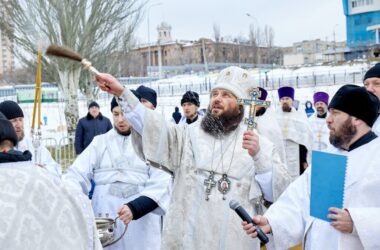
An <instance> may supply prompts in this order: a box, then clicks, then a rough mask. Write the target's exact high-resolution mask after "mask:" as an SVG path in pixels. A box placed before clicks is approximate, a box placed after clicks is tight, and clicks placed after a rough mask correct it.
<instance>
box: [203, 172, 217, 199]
mask: <svg viewBox="0 0 380 250" xmlns="http://www.w3.org/2000/svg"><path fill="white" fill-rule="evenodd" d="M203 185H205V186H206V191H205V194H206V201H208V200H209V199H210V198H209V197H208V196H209V195H210V193H211V189H212V188H213V187H215V186H216V181H214V172H213V171H210V175H209V176H208V178H207V179H205V181H204V182H203Z"/></svg>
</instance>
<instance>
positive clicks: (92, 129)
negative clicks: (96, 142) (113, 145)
mask: <svg viewBox="0 0 380 250" xmlns="http://www.w3.org/2000/svg"><path fill="white" fill-rule="evenodd" d="M110 129H112V124H111V121H110V120H109V119H108V118H107V117H105V116H103V115H102V114H101V113H99V115H98V116H97V117H96V118H94V117H92V116H91V115H90V113H87V115H86V116H85V117H82V118H81V119H80V120H79V122H78V125H77V129H76V130H75V152H76V154H77V155H78V154H80V153H82V151H83V150H85V148H87V146H88V145H90V143H91V142H92V139H94V137H95V136H97V135H101V134H104V133H107V132H108V131H109V130H110Z"/></svg>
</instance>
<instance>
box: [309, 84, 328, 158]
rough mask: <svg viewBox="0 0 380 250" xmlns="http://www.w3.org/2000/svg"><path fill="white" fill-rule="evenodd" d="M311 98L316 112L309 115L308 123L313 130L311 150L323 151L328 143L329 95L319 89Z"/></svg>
mask: <svg viewBox="0 0 380 250" xmlns="http://www.w3.org/2000/svg"><path fill="white" fill-rule="evenodd" d="M313 99H314V107H315V110H316V112H315V113H314V114H313V115H312V116H310V117H309V123H310V126H311V129H312V131H313V150H318V151H324V150H326V149H327V147H328V146H329V145H330V142H329V133H330V131H329V129H328V127H327V124H326V117H327V106H328V105H329V95H328V94H327V93H326V92H323V91H320V92H316V93H314V95H313Z"/></svg>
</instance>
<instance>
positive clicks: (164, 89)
mask: <svg viewBox="0 0 380 250" xmlns="http://www.w3.org/2000/svg"><path fill="white" fill-rule="evenodd" d="M369 67H370V65H367V64H354V65H344V66H336V67H332V66H317V67H304V68H299V69H296V70H290V69H273V70H270V71H265V72H267V73H266V74H267V76H268V79H267V82H265V76H264V73H263V72H262V70H258V69H253V70H250V72H251V73H252V74H253V75H254V77H255V78H256V79H257V82H258V83H259V84H260V86H264V87H265V84H267V86H266V88H267V89H268V90H269V91H268V92H269V94H268V99H269V100H270V101H272V106H273V107H274V108H275V109H276V108H277V107H278V103H279V102H278V95H277V88H278V85H279V84H278V83H277V79H280V78H281V79H283V81H282V82H281V84H282V86H283V85H292V86H294V87H295V88H296V92H295V99H296V100H298V101H299V102H300V105H299V108H300V109H304V103H305V102H306V101H307V100H310V101H312V99H313V94H314V93H315V92H317V91H326V92H327V93H328V94H329V95H330V98H331V97H332V96H333V95H334V93H335V92H336V91H337V89H338V88H339V87H340V86H341V85H343V84H347V83H355V84H358V85H360V84H361V81H362V80H361V79H362V77H363V74H364V72H365V71H366V70H367V69H368V68H369ZM355 74H357V76H355ZM315 75H319V76H326V77H327V76H328V75H331V76H332V75H335V76H336V77H335V79H338V80H339V81H338V80H337V81H336V83H335V85H332V83H331V82H330V81H329V79H330V78H328V77H327V78H324V79H327V81H325V82H324V81H321V82H318V81H317V82H316V85H314V84H306V85H302V83H304V82H306V81H302V83H301V84H300V85H299V86H297V85H295V84H294V82H291V81H290V80H289V82H287V80H286V79H293V80H294V78H295V77H297V76H298V77H301V76H302V77H304V78H303V79H308V78H311V77H314V76H315ZM343 76H344V77H343ZM216 77H217V73H210V74H201V75H180V76H175V77H172V78H168V79H162V80H158V81H155V82H151V83H150V84H146V85H147V86H150V87H152V88H153V89H155V90H156V91H157V92H158V93H159V98H158V107H157V112H160V113H161V114H162V115H164V117H165V119H166V120H168V121H170V120H171V115H172V113H173V112H174V107H175V106H178V107H180V101H181V98H182V94H183V93H185V92H186V91H187V90H194V91H197V92H198V93H200V103H201V107H200V108H204V109H206V108H207V105H208V102H209V88H210V86H211V87H212V86H213V83H214V82H215V80H216ZM259 77H260V80H261V81H259ZM272 79H273V80H272ZM319 79H321V77H319ZM128 87H130V88H132V89H135V88H137V87H138V85H130V86H128ZM272 88H273V89H274V90H271V89H272ZM13 99H14V98H13ZM110 101H111V97H110V96H107V95H102V97H101V98H100V99H99V100H98V103H99V105H100V107H101V108H100V110H101V112H102V114H103V115H105V116H106V117H108V118H110V120H111V121H112V115H111V111H110ZM20 106H21V108H22V109H23V110H24V113H25V126H26V128H30V124H31V116H32V112H33V104H20ZM41 110H42V112H41V119H42V122H43V123H44V118H45V119H46V121H47V122H46V124H44V125H43V126H42V135H43V137H44V138H54V139H55V140H57V142H59V140H60V139H61V138H62V137H65V136H66V135H67V132H66V122H65V117H64V113H63V111H64V103H63V102H59V103H42V106H41ZM180 110H181V108H180ZM181 111H182V110H181ZM86 114H87V104H86V101H85V100H80V101H79V116H80V117H83V116H85V115H86ZM26 132H29V129H26Z"/></svg>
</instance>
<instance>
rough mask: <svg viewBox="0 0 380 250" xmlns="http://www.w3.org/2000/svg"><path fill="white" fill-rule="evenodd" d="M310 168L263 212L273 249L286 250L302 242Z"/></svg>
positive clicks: (307, 209) (307, 203) (306, 213)
mask: <svg viewBox="0 0 380 250" xmlns="http://www.w3.org/2000/svg"><path fill="white" fill-rule="evenodd" d="M310 169H311V168H310V167H309V168H307V169H306V171H305V172H304V174H303V175H301V176H300V177H298V178H297V179H296V180H295V181H294V182H293V183H291V184H290V185H289V187H288V188H287V189H286V190H285V192H284V193H283V194H282V195H281V196H280V198H279V199H278V200H277V201H276V202H274V203H273V205H272V206H270V208H269V209H268V210H267V211H266V212H265V214H264V217H266V218H267V219H268V221H269V224H270V226H271V229H272V233H273V239H272V242H271V243H272V244H273V246H275V249H288V248H290V247H292V246H294V245H296V244H298V243H300V242H302V239H303V235H304V231H305V226H306V220H307V218H308V217H309V204H310V196H309V190H310V185H309V184H310Z"/></svg>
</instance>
